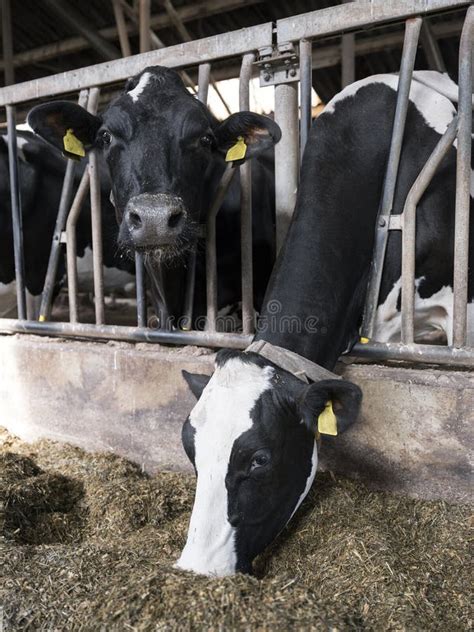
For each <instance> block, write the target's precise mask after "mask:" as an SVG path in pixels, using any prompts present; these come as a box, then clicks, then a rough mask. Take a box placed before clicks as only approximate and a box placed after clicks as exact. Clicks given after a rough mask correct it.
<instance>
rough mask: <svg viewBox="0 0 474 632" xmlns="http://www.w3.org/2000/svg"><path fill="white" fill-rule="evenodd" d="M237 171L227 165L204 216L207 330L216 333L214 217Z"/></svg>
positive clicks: (231, 165)
mask: <svg viewBox="0 0 474 632" xmlns="http://www.w3.org/2000/svg"><path fill="white" fill-rule="evenodd" d="M236 172H237V170H236V169H234V168H233V163H229V164H228V165H227V167H226V170H225V171H224V173H223V175H222V178H221V180H220V182H219V186H218V187H217V190H216V195H215V198H214V202H213V203H212V206H211V207H210V208H209V210H208V211H207V215H206V299H207V330H208V331H216V321H217V257H216V216H217V213H218V211H219V209H220V207H221V206H222V202H223V201H224V198H225V196H226V193H227V190H228V189H229V186H230V183H231V182H232V178H233V177H234V176H235V174H236Z"/></svg>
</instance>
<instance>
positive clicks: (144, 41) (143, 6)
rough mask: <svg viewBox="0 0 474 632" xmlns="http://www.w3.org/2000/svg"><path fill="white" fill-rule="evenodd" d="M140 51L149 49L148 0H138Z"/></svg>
mask: <svg viewBox="0 0 474 632" xmlns="http://www.w3.org/2000/svg"><path fill="white" fill-rule="evenodd" d="M138 7H139V9H138V13H139V20H140V25H139V29H140V53H147V52H148V51H149V50H150V0H139V4H138Z"/></svg>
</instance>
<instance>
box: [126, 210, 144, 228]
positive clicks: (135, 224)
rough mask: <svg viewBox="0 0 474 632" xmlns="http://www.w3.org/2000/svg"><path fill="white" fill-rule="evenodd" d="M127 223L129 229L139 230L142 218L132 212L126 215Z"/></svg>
mask: <svg viewBox="0 0 474 632" xmlns="http://www.w3.org/2000/svg"><path fill="white" fill-rule="evenodd" d="M128 223H129V224H130V226H131V228H140V227H141V225H142V218H141V217H140V215H139V214H138V213H134V212H133V211H132V212H131V213H129V215H128Z"/></svg>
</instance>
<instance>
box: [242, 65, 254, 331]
mask: <svg viewBox="0 0 474 632" xmlns="http://www.w3.org/2000/svg"><path fill="white" fill-rule="evenodd" d="M254 61H255V54H254V53H248V54H247V55H244V56H243V59H242V66H241V68H240V81H239V109H240V110H249V108H250V80H251V78H252V64H253V62H254ZM252 247H253V238H252V163H251V162H250V161H247V162H244V163H243V165H241V167H240V252H241V260H242V331H243V333H244V334H250V333H252V332H253V331H254V329H255V322H254V321H255V311H254V307H253V260H252V259H253V256H252V255H253V250H252Z"/></svg>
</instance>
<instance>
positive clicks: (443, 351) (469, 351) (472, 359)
mask: <svg viewBox="0 0 474 632" xmlns="http://www.w3.org/2000/svg"><path fill="white" fill-rule="evenodd" d="M0 322H1V321H0ZM352 357H358V358H364V359H366V360H372V361H374V360H375V361H377V362H383V361H387V360H396V361H398V360H404V361H406V362H416V363H420V362H423V363H426V364H447V365H449V366H458V367H466V368H472V367H474V348H472V347H464V348H463V349H456V348H455V347H445V346H442V345H418V344H415V343H411V344H401V343H398V342H368V343H366V344H362V343H357V344H356V345H354V347H353V348H352V351H351V353H350V355H349V356H348V358H352Z"/></svg>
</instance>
